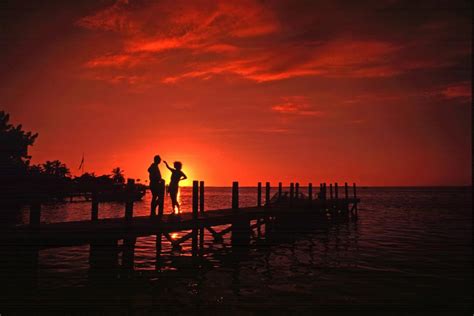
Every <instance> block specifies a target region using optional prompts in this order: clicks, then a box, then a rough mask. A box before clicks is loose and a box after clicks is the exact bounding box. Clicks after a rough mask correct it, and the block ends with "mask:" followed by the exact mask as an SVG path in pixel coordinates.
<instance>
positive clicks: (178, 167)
mask: <svg viewBox="0 0 474 316" xmlns="http://www.w3.org/2000/svg"><path fill="white" fill-rule="evenodd" d="M173 165H174V168H175V169H176V170H181V168H183V164H182V163H181V162H180V161H175V162H174V163H173Z"/></svg>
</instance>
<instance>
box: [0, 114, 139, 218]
mask: <svg viewBox="0 0 474 316" xmlns="http://www.w3.org/2000/svg"><path fill="white" fill-rule="evenodd" d="M9 121H10V115H9V114H8V113H6V112H4V111H0V176H1V180H0V209H10V210H11V209H17V208H18V207H20V206H21V205H24V204H28V203H31V201H33V200H35V201H38V200H39V201H41V202H46V201H48V202H49V201H64V200H65V199H66V198H68V197H70V196H71V195H81V194H87V193H91V192H94V191H95V192H98V193H99V194H101V196H102V199H103V200H116V199H120V198H121V196H122V193H123V190H125V175H124V171H123V170H122V169H121V168H120V167H116V168H114V169H112V171H111V173H110V174H104V175H95V173H93V172H92V173H88V172H86V173H83V174H82V175H81V176H76V177H73V176H72V175H71V172H70V169H69V168H68V166H66V164H64V163H62V162H61V161H59V160H48V161H46V162H44V163H42V164H36V165H33V164H31V158H32V157H31V156H30V155H28V149H29V147H30V146H33V144H34V143H35V141H36V139H37V138H38V133H32V132H26V131H24V130H23V127H22V125H21V124H20V125H17V126H14V125H12V124H11V123H9ZM139 182H140V180H139V179H137V184H136V191H137V192H138V194H137V197H139V198H141V197H142V196H143V195H144V194H145V190H146V188H147V186H146V185H144V184H141V183H139Z"/></svg>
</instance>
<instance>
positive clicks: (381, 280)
mask: <svg viewBox="0 0 474 316" xmlns="http://www.w3.org/2000/svg"><path fill="white" fill-rule="evenodd" d="M230 193H231V192H230V188H207V189H206V207H207V208H223V207H230ZM358 195H359V197H360V198H361V199H362V202H361V204H360V206H359V220H358V221H345V220H342V221H336V222H327V223H324V224H323V223H321V224H320V225H314V226H311V229H310V230H308V229H307V227H306V228H305V229H304V231H298V229H293V230H283V231H280V232H279V233H278V234H276V235H272V236H270V235H269V236H267V235H266V233H265V227H264V226H263V227H262V229H261V232H260V235H259V234H258V232H257V231H255V237H256V238H254V239H252V241H251V244H250V246H248V247H237V248H236V247H234V248H232V247H231V243H230V238H229V236H230V234H228V235H226V236H225V238H224V240H223V242H214V240H213V238H212V235H211V234H210V233H209V232H207V231H206V233H205V243H204V248H203V249H202V252H201V254H200V256H198V257H197V258H193V257H192V256H191V246H190V243H191V241H190V240H188V241H187V242H185V243H184V244H183V245H182V248H181V249H172V247H171V244H170V242H169V241H167V240H166V238H164V237H162V249H161V251H159V250H158V251H157V248H156V236H154V235H153V236H147V237H141V238H138V239H137V242H136V246H135V250H134V263H133V266H131V267H126V264H125V260H124V257H123V256H124V252H123V251H121V249H123V247H122V248H121V246H122V245H123V241H122V240H120V241H119V246H120V247H119V252H118V258H117V260H116V263H118V265H117V266H114V265H113V264H111V266H110V267H108V268H102V270H101V269H98V270H97V269H93V268H92V267H91V265H90V252H89V250H90V245H83V246H79V247H64V248H56V249H46V250H41V251H40V252H39V256H38V258H39V259H38V265H37V268H35V271H33V273H31V274H30V275H28V276H27V277H25V278H23V279H22V278H20V279H22V282H18V281H17V280H18V279H19V278H18V276H16V277H15V278H13V277H10V276H13V275H15V274H18V269H16V268H15V267H14V264H12V263H11V262H15V258H8V255H9V254H8V252H5V251H4V252H3V254H4V256H3V257H2V258H1V260H2V262H3V263H4V264H3V267H9V268H4V269H3V270H4V271H2V278H4V280H3V281H2V287H3V291H4V292H5V293H4V295H3V296H2V299H1V300H0V303H1V306H0V314H1V315H8V314H9V313H16V312H21V311H26V310H28V311H30V312H31V309H34V311H36V312H46V311H48V312H49V311H54V310H56V311H57V310H61V311H67V312H69V313H77V314H81V313H89V312H91V311H95V312H105V313H114V314H128V313H136V314H142V313H154V312H173V313H175V312H182V313H186V314H187V313H198V312H210V311H213V312H218V313H219V314H220V313H224V312H225V313H230V314H251V313H253V312H265V311H271V312H274V313H283V314H285V313H292V312H293V313H299V312H305V313H308V312H312V311H315V310H317V311H319V313H320V314H326V313H343V314H347V313H351V314H352V313H353V312H355V311H385V312H389V311H391V312H393V313H394V314H398V313H407V312H410V313H423V314H425V313H429V314H436V313H441V314H447V315H456V314H466V315H467V314H468V315H471V314H472V249H471V247H472V212H471V206H472V193H471V188H360V189H359V190H358ZM240 198H241V205H243V206H245V205H255V204H256V189H255V188H243V189H241V196H240ZM148 200H149V196H148V195H147V196H146V197H145V199H144V201H143V202H139V203H136V204H135V214H136V215H145V214H147V213H148ZM181 200H182V203H183V209H184V210H186V209H189V202H190V190H189V189H188V188H184V189H183V190H182V192H181ZM167 202H168V201H167ZM168 207H169V206H166V208H168ZM100 216H101V217H121V216H123V205H121V204H119V203H104V204H101V206H100ZM89 217H90V204H89V203H88V202H76V203H67V204H56V205H48V206H46V207H44V209H43V214H42V221H44V222H58V221H71V220H79V219H88V218H89ZM13 221H15V222H16V223H21V222H27V221H28V212H26V211H24V212H23V213H21V214H19V215H18V216H17V217H16V218H15V219H14V220H13ZM224 228H226V226H223V227H219V228H218V229H217V230H222V229H224ZM186 233H187V232H180V233H177V234H172V237H173V238H174V239H177V238H179V237H180V236H183V235H184V234H186ZM258 236H260V237H258ZM11 255H13V254H11ZM111 256H112V257H113V255H111ZM112 261H113V260H112ZM112 261H111V262H112ZM5 269H7V270H8V269H10V271H5ZM25 279H26V281H25Z"/></svg>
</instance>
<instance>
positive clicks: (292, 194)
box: [290, 182, 295, 204]
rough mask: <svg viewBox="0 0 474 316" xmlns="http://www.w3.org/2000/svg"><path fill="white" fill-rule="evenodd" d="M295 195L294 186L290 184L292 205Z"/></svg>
mask: <svg viewBox="0 0 474 316" xmlns="http://www.w3.org/2000/svg"><path fill="white" fill-rule="evenodd" d="M294 194H295V185H294V183H293V182H291V183H290V204H291V203H293V198H294Z"/></svg>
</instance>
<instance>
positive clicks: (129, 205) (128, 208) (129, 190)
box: [125, 179, 135, 220]
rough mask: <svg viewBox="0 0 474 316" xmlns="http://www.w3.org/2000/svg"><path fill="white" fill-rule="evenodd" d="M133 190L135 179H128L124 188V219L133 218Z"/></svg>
mask: <svg viewBox="0 0 474 316" xmlns="http://www.w3.org/2000/svg"><path fill="white" fill-rule="evenodd" d="M134 192H135V180H134V179H128V180H127V186H126V188H125V199H126V200H125V219H126V220H132V218H133V198H134V196H133V195H134Z"/></svg>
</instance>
